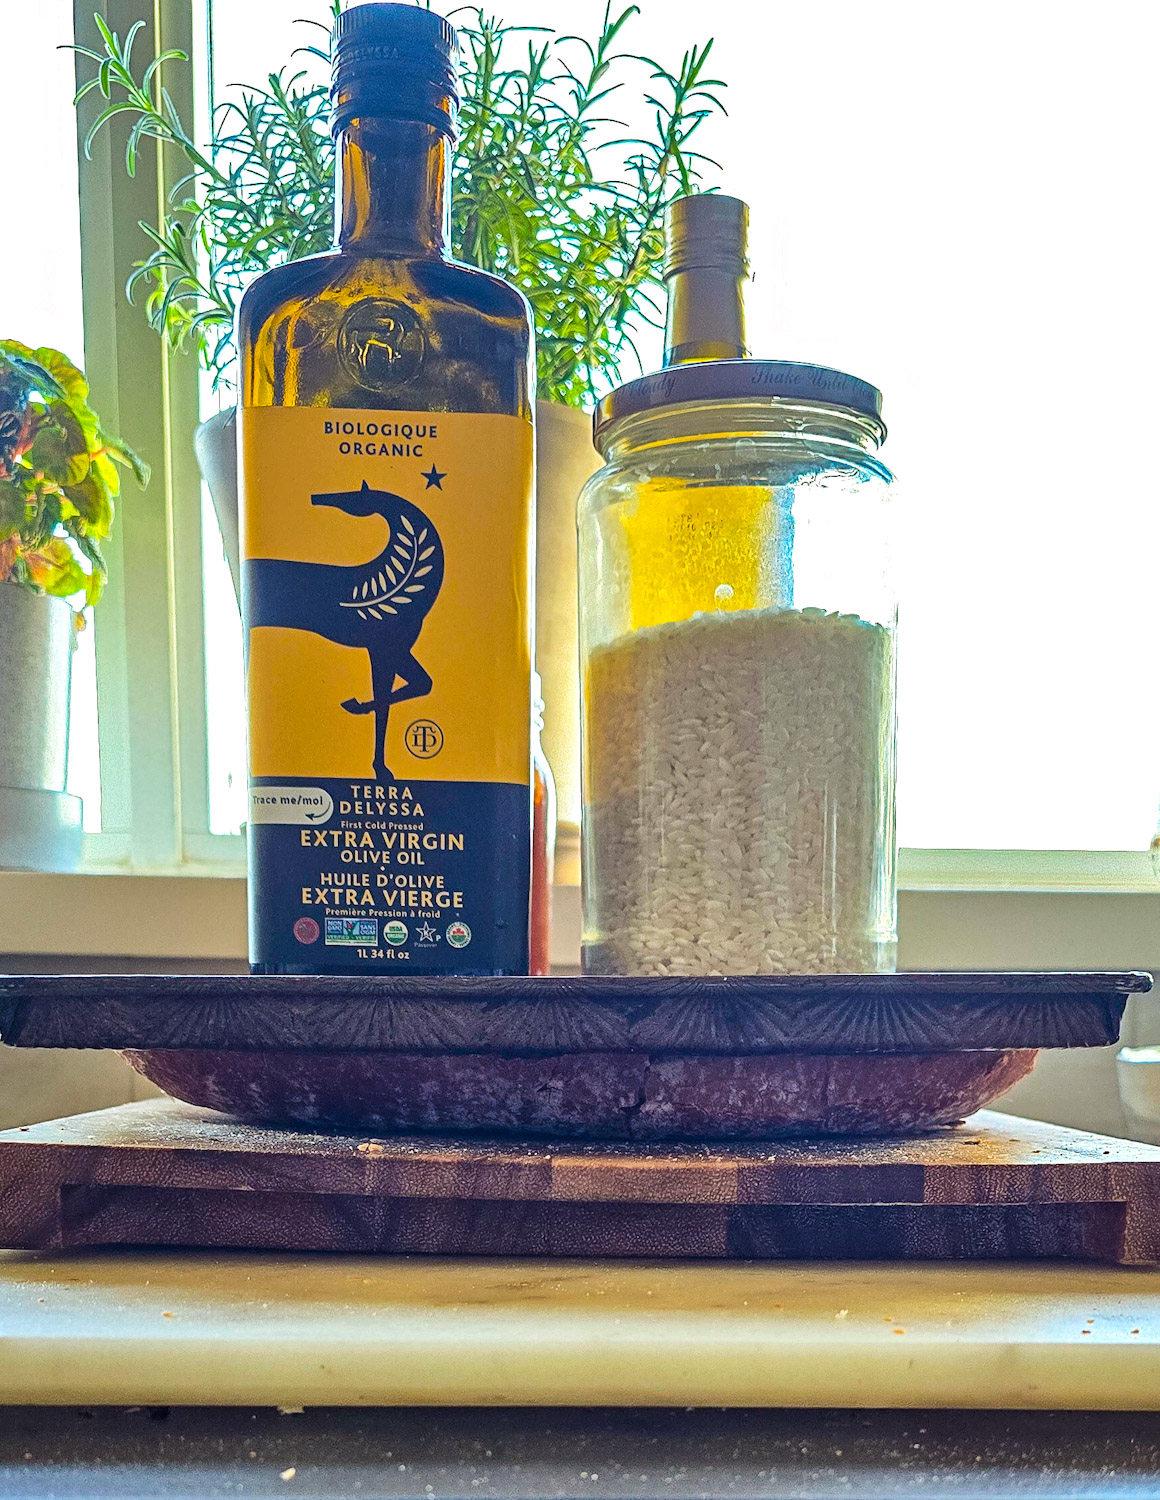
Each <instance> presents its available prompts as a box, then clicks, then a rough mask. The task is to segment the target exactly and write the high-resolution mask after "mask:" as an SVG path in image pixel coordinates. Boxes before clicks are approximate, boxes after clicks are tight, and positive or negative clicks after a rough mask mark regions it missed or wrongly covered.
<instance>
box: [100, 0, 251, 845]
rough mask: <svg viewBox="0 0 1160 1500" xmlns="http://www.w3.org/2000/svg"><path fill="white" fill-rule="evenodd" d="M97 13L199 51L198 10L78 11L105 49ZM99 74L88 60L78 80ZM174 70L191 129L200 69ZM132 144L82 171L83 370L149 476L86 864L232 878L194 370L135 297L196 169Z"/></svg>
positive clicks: (119, 538)
mask: <svg viewBox="0 0 1160 1500" xmlns="http://www.w3.org/2000/svg"><path fill="white" fill-rule="evenodd" d="M94 9H99V10H100V11H101V13H102V15H103V17H104V19H105V21H106V23H107V24H108V25H109V26H110V27H111V28H112V29H113V30H114V31H116V32H117V33H118V34H119V35H120V36H121V37H122V38H124V37H125V35H126V34H127V32H128V31H129V28H130V27H131V26H132V25H133V23H134V22H135V21H136V20H138V19H141V18H142V12H143V11H144V12H145V15H144V19H145V22H146V24H145V26H144V27H143V28H142V30H141V32H140V34H139V36H138V39H137V43H136V47H137V49H138V53H137V55H138V56H142V55H150V53H151V50H152V49H156V50H166V49H169V48H179V49H181V50H182V51H184V52H186V53H187V54H189V55H191V56H195V55H196V49H195V46H194V42H195V37H194V28H193V7H192V5H191V4H190V3H189V0H151V4H148V3H147V4H145V5H143V4H142V0H103V3H101V4H99V5H97V6H95V5H94V3H93V0H74V24H75V28H76V36H77V38H78V40H79V41H82V42H85V43H87V44H88V45H93V46H96V47H98V48H99V45H100V39H99V35H98V33H97V29H96V26H95V24H94V21H93V11H94ZM147 49H149V50H148V51H147ZM92 68H93V64H92V62H91V61H90V60H89V59H86V58H81V59H78V80H79V79H80V78H82V77H83V78H87V77H91V76H92ZM165 74H166V76H165V86H166V88H167V89H168V90H169V92H170V94H171V96H172V97H173V99H174V102H175V104H176V105H177V108H178V109H179V111H180V112H181V113H182V114H183V116H185V117H186V118H190V117H191V116H192V114H193V106H194V98H193V93H194V90H193V81H192V77H191V73H190V70H188V69H181V68H170V69H167V70H165ZM103 102H104V101H103V100H102V99H101V97H100V95H99V93H98V92H97V91H95V90H94V91H92V92H90V93H89V94H88V95H86V97H85V99H84V100H83V101H82V103H81V107H80V110H79V112H78V125H77V129H78V142H83V140H84V137H85V135H86V133H87V131H88V129H89V126H90V125H91V123H92V120H93V119H94V118H95V116H96V113H97V112H98V110H99V109H100V107H101V105H102V103H103ZM126 133H127V130H126V128H124V127H122V125H121V122H120V121H116V120H115V121H114V122H113V123H112V126H111V128H110V127H108V126H106V127H105V128H104V129H103V130H102V131H101V132H100V134H99V135H98V136H97V138H96V140H95V141H94V143H93V146H92V152H91V159H85V157H84V156H83V153H82V156H81V161H80V222H81V244H82V266H83V277H84V286H83V308H84V325H85V365H86V371H87V374H88V378H89V383H90V386H91V388H92V392H93V402H94V405H95V407H96V409H97V410H98V411H100V412H101V413H102V415H103V417H104V418H105V420H106V422H107V423H108V424H109V426H110V427H111V428H112V429H113V430H114V431H120V432H122V433H124V435H125V436H126V438H127V439H128V440H129V441H130V442H131V443H132V444H133V445H134V446H135V447H136V448H137V449H138V450H139V451H140V452H141V453H143V454H145V455H146V456H147V458H148V459H149V461H150V463H151V464H152V467H153V479H152V482H151V484H150V486H149V488H148V489H147V490H146V491H145V492H143V493H142V492H140V491H137V490H136V489H135V488H134V487H133V486H132V485H126V487H125V489H124V490H123V492H122V497H121V502H120V506H119V515H118V522H117V526H116V528H115V530H114V533H113V536H112V537H111V538H110V541H109V544H108V547H107V552H108V559H109V585H108V588H107V590H106V592H105V595H104V597H103V599H102V600H101V604H100V613H99V616H98V619H97V622H96V631H95V637H96V658H97V713H98V735H99V743H100V756H101V807H102V825H103V831H102V832H101V833H99V834H94V835H90V836H89V838H88V839H86V847H85V866H86V868H87V869H90V870H125V871H144V870H148V871H154V872H175V871H182V870H185V871H189V870H191V869H195V870H199V871H204V872H206V873H211V872H214V871H220V872H222V873H232V874H236V873H237V870H238V869H239V867H240V866H241V865H242V863H243V862H244V859H245V841H244V839H243V838H242V837H240V836H222V835H214V834H211V833H210V832H209V785H208V762H207V756H206V705H205V647H204V639H205V638H204V618H203V609H202V548H201V504H202V500H201V479H200V475H199V473H198V469H197V464H196V460H195V458H194V453H193V430H194V428H195V426H196V424H197V421H198V367H197V360H196V357H195V356H194V355H193V354H182V355H177V354H174V353H172V352H171V351H170V350H169V349H168V348H167V347H166V346H165V344H164V342H163V341H162V340H161V339H160V338H159V337H158V336H157V334H156V333H154V331H153V330H152V329H151V328H150V327H149V325H148V323H147V321H146V319H145V315H144V312H143V310H142V308H141V307H140V306H139V305H137V306H134V305H132V304H130V303H129V301H128V300H127V298H126V295H125V281H126V276H127V274H128V270H129V268H130V267H131V265H132V264H133V262H134V261H135V260H137V259H139V258H140V257H141V256H142V254H143V253H144V249H145V242H144V240H143V237H142V235H141V231H140V229H139V228H138V221H140V220H143V219H144V220H155V219H156V216H157V214H158V212H159V211H160V209H161V208H162V207H163V205H164V204H165V201H166V199H167V196H168V194H169V193H170V192H171V191H172V188H173V185H174V183H175V182H177V181H179V180H180V179H181V178H182V177H184V176H185V175H186V173H187V170H188V169H187V167H186V165H185V163H184V162H183V161H181V160H180V159H179V158H178V157H177V154H176V153H175V152H173V151H172V150H171V149H169V148H163V147H162V146H161V145H160V143H158V142H156V141H145V142H143V143H142V147H141V149H140V151H139V152H138V157H137V172H136V176H135V177H132V178H130V177H129V176H128V174H127V173H126V171H125V166H124V160H123V152H124V140H125V136H126Z"/></svg>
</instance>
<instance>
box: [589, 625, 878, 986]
mask: <svg viewBox="0 0 1160 1500" xmlns="http://www.w3.org/2000/svg"><path fill="white" fill-rule="evenodd" d="M893 670H894V664H893V637H892V632H891V631H890V630H889V629H888V628H887V627H885V626H883V625H878V624H872V623H869V622H867V621H865V620H862V619H860V618H859V617H858V616H856V615H848V614H827V613H825V612H824V611H822V610H818V609H804V610H793V609H755V610H737V611H733V612H725V611H722V612H717V613H713V614H696V615H694V616H692V618H691V619H687V620H682V621H679V622H677V623H673V624H665V625H654V626H648V627H645V628H643V629H640V630H636V631H632V632H630V633H629V634H627V635H624V636H621V637H620V638H618V639H616V640H613V641H611V642H609V643H608V644H606V645H603V646H598V647H595V648H594V649H593V650H592V651H591V652H590V654H589V658H588V667H587V673H586V683H585V736H586V746H585V762H586V768H587V777H586V786H585V807H584V818H585V836H584V837H585V846H584V854H585V884H586V888H587V892H586V910H587V912H588V914H589V924H588V930H587V931H586V933H585V944H584V961H585V968H586V970H587V971H588V972H589V973H597V974H643V975H650V974H651V975H674V976H675V975H705V974H809V973H827V972H837V973H852V972H862V971H869V972H872V971H876V970H882V969H892V968H893V967H894V945H893V940H892V939H893V926H894V924H893V888H894V878H893V845H894V829H893V826H891V824H890V812H889V809H890V807H891V798H890V796H889V790H888V789H889V787H890V785H891V783H892V778H893V765H892V756H893V736H894V724H893V706H892V705H893V693H892V677H893ZM593 917H594V918H595V920H592V919H593Z"/></svg>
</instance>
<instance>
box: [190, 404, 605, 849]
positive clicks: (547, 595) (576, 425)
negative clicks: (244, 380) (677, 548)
mask: <svg viewBox="0 0 1160 1500" xmlns="http://www.w3.org/2000/svg"><path fill="white" fill-rule="evenodd" d="M194 450H195V452H196V454H197V462H198V466H199V468H200V469H201V473H202V478H203V479H204V480H205V482H206V485H207V486H208V488H209V492H210V496H211V497H212V499H213V505H214V511H215V513H216V514H217V519H218V525H219V526H220V527H221V533H222V543H223V545H224V548H225V554H226V561H227V562H228V563H229V566H230V573H231V574H232V576H233V580H234V588H235V590H237V592H238V594H239V597H240V593H241V590H240V587H239V578H240V572H241V567H240V561H239V543H238V456H237V419H236V415H235V412H234V409H233V408H232V407H231V408H230V409H229V410H228V411H222V412H218V413H217V414H216V415H215V416H213V417H210V419H209V420H208V421H207V422H203V423H202V424H201V426H200V427H199V428H198V429H197V431H196V433H195V434H194ZM599 462H600V460H599V458H598V457H597V454H596V450H595V448H594V447H593V446H592V419H591V417H590V416H589V414H588V413H587V412H583V411H578V410H577V409H576V408H575V407H571V406H560V405H557V404H556V403H555V402H553V401H537V402H536V666H537V668H538V670H539V673H540V676H541V678H542V679H543V683H544V705H545V709H544V731H543V741H544V750H545V753H546V754H547V757H548V762H549V764H550V765H551V767H552V774H553V776H554V777H555V779H556V796H557V806H558V809H559V818H560V822H561V823H562V824H563V825H565V826H564V830H563V831H564V835H565V839H567V837H568V836H569V834H571V835H572V836H573V837H574V836H575V829H576V827H577V825H578V824H579V822H580V666H579V652H578V644H577V606H576V501H577V499H578V498H579V495H580V491H581V490H582V489H583V487H584V484H585V481H586V480H587V479H588V477H589V475H590V474H592V473H594V472H595V470H596V468H597V467H598V465H599ZM568 825H571V827H569V826H568Z"/></svg>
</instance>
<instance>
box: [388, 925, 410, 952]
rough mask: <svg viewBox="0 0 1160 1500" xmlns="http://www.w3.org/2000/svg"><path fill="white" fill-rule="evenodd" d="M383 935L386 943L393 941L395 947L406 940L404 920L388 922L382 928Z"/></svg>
mask: <svg viewBox="0 0 1160 1500" xmlns="http://www.w3.org/2000/svg"><path fill="white" fill-rule="evenodd" d="M383 936H384V937H385V938H386V940H387V942H388V943H393V944H394V945H395V947H396V948H397V947H398V946H399V944H400V943H405V942H406V941H407V924H406V922H388V923H387V925H386V926H385V927H384V928H383Z"/></svg>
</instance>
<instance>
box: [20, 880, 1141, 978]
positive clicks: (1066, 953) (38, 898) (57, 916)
mask: <svg viewBox="0 0 1160 1500" xmlns="http://www.w3.org/2000/svg"><path fill="white" fill-rule="evenodd" d="M917 852H918V854H919V855H920V856H921V857H922V858H923V859H924V860H926V862H927V871H926V873H927V875H928V877H929V878H928V879H927V880H925V881H923V882H922V883H919V882H918V880H917V879H911V880H910V881H908V880H907V875H908V871H907V868H906V865H907V860H906V859H904V861H903V883H902V888H901V890H900V893H899V931H900V945H899V963H900V965H901V966H902V967H904V968H942V967H945V968H983V969H986V968H991V969H995V968H1016V969H1018V968H1109V969H1123V968H1145V969H1151V968H1158V969H1160V882H1158V881H1157V880H1155V879H1154V878H1151V877H1149V879H1148V880H1147V881H1146V882H1145V881H1144V880H1142V879H1141V880H1140V881H1139V882H1138V883H1136V884H1134V885H1132V886H1126V885H1124V884H1120V883H1111V882H1108V883H1105V884H1103V885H1102V886H1101V885H1097V884H1092V885H1089V886H1086V887H1085V886H1080V885H1079V884H1078V883H1077V882H1074V881H1072V882H1069V883H1064V882H1063V881H1062V880H1059V881H1058V882H1057V883H1056V884H1054V885H1052V884H1051V883H1049V881H1048V879H1047V874H1048V873H1050V869H1049V866H1050V861H1051V859H1059V856H1055V855H1052V856H1049V859H1048V860H1047V861H1044V868H1041V869H1040V870H1039V872H1038V874H1036V871H1035V870H1034V869H1033V868H1032V869H1028V867H1027V866H1025V865H1022V864H1021V861H1022V860H1023V858H1024V856H1022V855H1019V854H1012V855H1007V856H1004V859H1005V860H1006V861H1009V863H1008V864H1007V867H1006V869H1005V870H1004V874H1005V875H1006V877H1007V880H1006V883H1005V884H1004V885H1002V886H997V885H996V884H995V883H994V882H993V881H992V883H989V884H987V883H984V882H983V881H982V879H981V878H980V875H979V869H978V867H977V868H976V871H975V883H974V884H971V883H970V882H969V879H968V877H970V876H971V874H972V872H971V870H970V868H969V867H967V868H965V869H964V867H962V866H960V867H958V868H957V874H956V870H955V867H954V866H952V862H951V859H950V858H944V857H943V856H942V855H941V854H940V856H939V862H941V868H935V866H936V863H938V862H936V861H934V860H931V859H929V855H930V854H931V851H917ZM974 852H975V851H968V853H971V854H973V853H974ZM909 853H910V854H914V853H915V851H909ZM952 854H953V852H952ZM954 857H955V858H957V856H954ZM1086 857H1087V856H1084V858H1086ZM1098 858H1099V857H1096V859H1097V865H1098ZM1108 858H1109V859H1111V860H1116V859H1118V858H1121V856H1115V855H1113V856H1109V857H1108ZM1142 858H1143V859H1144V860H1145V861H1146V860H1147V856H1143V857H1142ZM1032 863H1033V862H1032ZM1148 868H1149V870H1150V866H1148ZM1094 873H1096V874H1098V873H1099V871H1098V868H1097V869H1096V871H1095V872H1094ZM1121 873H1122V872H1121ZM1017 875H1023V876H1024V877H1026V883H1022V881H1020V883H1016V878H1015V877H1016V876H1017ZM554 903H555V904H554V918H553V931H552V962H553V964H556V965H560V966H563V967H575V966H576V965H577V964H578V962H579V949H580V891H579V887H578V886H576V885H572V884H560V885H557V886H556V887H555V892H554ZM0 910H3V912H4V920H3V926H2V928H0V949H2V950H3V954H4V955H7V956H8V957H9V958H11V959H13V960H15V959H17V958H23V959H31V958H42V959H51V958H54V957H57V958H66V957H72V958H77V959H79V958H85V957H87V958H91V959H92V960H94V961H97V960H101V959H114V958H116V959H122V960H128V959H133V958H139V959H141V960H143V961H144V960H148V961H150V962H157V961H165V960H175V961H176V960H181V961H182V962H183V963H184V964H189V963H197V962H199V961H203V962H213V963H221V962H227V963H230V964H233V963H238V964H241V963H244V961H245V957H246V882H245V877H244V875H243V874H242V873H241V872H240V871H238V870H236V869H234V870H232V871H223V870H222V869H221V868H220V867H218V868H216V869H215V868H214V867H212V866H203V867H200V868H198V869H196V870H194V869H191V868H188V867H187V868H185V869H182V870H176V871H173V872H170V873H163V872H151V873H148V874H143V873H130V872H124V871H117V872H86V873H83V874H76V875H42V874H30V873H21V872H15V871H7V872H0ZM3 962H4V959H3V956H2V955H0V966H2V964H3ZM21 966H22V967H23V965H21Z"/></svg>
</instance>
